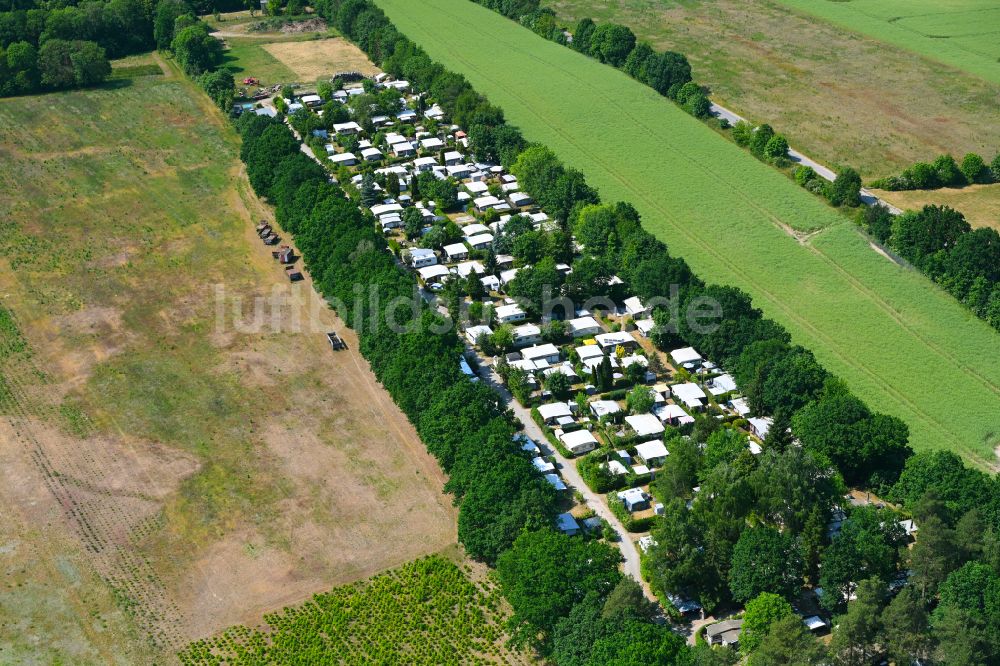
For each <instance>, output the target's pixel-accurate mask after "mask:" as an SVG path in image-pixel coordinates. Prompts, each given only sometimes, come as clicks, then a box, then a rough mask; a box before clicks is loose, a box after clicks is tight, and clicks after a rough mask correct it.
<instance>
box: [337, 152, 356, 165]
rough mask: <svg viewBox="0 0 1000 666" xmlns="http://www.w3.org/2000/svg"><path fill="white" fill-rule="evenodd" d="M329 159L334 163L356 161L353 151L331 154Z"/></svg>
mask: <svg viewBox="0 0 1000 666" xmlns="http://www.w3.org/2000/svg"><path fill="white" fill-rule="evenodd" d="M330 161H331V162H333V163H335V164H337V163H340V162H357V161H358V158H357V156H355V154H354V153H340V154H337V155H331V156H330Z"/></svg>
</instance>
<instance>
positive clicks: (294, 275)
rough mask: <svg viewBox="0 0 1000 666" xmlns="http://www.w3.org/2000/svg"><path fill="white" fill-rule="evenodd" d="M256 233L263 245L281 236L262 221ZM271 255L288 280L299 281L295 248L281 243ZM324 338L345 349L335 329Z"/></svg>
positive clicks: (336, 347) (339, 349) (300, 278)
mask: <svg viewBox="0 0 1000 666" xmlns="http://www.w3.org/2000/svg"><path fill="white" fill-rule="evenodd" d="M257 235H258V236H260V238H261V240H262V241H264V244H265V245H277V244H278V243H280V242H281V236H279V235H278V234H277V233H275V231H274V229H272V228H271V225H270V224H268V223H267V222H264V221H261V223H260V224H258V225H257ZM271 256H272V257H274V258H275V259H276V260H277V261H278V263H280V264H281V265H282V266H284V267H285V274H286V275H288V279H289V281H291V282H299V281H300V280H302V272H301V271H300V270H298V269H297V268H296V267H295V262H296V260H298V257H296V256H295V250H293V249H292V248H291V246H289V245H282V246H280V247H279V248H278V249H277V250H271ZM326 339H327V341H328V342H329V343H330V347H331V348H332V349H333V351H341V350H342V349H347V343H346V342H344V340H343V338H341V337H340V336H339V335H337V333H336V332H335V331H331V332H329V333H327V334H326Z"/></svg>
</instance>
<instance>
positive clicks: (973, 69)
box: [778, 0, 1000, 83]
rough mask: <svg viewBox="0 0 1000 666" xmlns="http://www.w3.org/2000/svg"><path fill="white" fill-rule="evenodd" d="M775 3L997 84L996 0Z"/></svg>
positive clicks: (999, 27)
mask: <svg viewBox="0 0 1000 666" xmlns="http://www.w3.org/2000/svg"><path fill="white" fill-rule="evenodd" d="M778 1H779V2H781V3H783V4H785V5H788V6H789V7H794V8H795V9H798V10H801V11H803V12H807V13H809V14H812V15H814V16H818V17H820V18H823V19H825V20H827V21H831V22H833V23H836V24H837V25H841V26H844V27H847V28H850V29H852V30H856V31H858V32H860V33H863V34H865V35H869V36H871V37H875V38H876V39H881V40H883V41H886V42H889V43H890V44H894V45H896V46H901V47H903V48H906V49H910V50H911V51H914V52H916V53H919V54H920V55H923V56H927V57H929V58H933V59H935V60H939V61H941V62H944V63H947V64H949V65H951V66H952V67H956V68H958V69H961V70H964V71H966V72H969V73H971V74H975V75H976V76H979V77H982V78H984V79H986V80H988V81H992V82H994V83H1000V5H997V3H996V2H995V0H944V1H942V0H851V2H830V1H829V0H778Z"/></svg>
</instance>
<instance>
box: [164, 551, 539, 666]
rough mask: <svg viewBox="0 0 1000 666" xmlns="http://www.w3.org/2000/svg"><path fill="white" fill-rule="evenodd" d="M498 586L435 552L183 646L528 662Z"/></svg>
mask: <svg viewBox="0 0 1000 666" xmlns="http://www.w3.org/2000/svg"><path fill="white" fill-rule="evenodd" d="M502 604H503V602H502V600H501V598H500V597H499V594H498V593H497V592H496V591H495V590H492V591H487V590H486V589H484V587H483V586H481V585H479V584H476V583H474V582H473V581H471V580H470V579H469V578H468V577H467V576H466V574H465V573H464V572H463V571H462V570H461V569H459V568H458V567H457V566H456V565H455V564H453V563H451V562H449V561H448V560H445V559H443V558H441V557H437V556H434V557H429V558H426V559H422V560H417V561H416V562H411V563H410V564H406V565H404V566H402V567H400V568H399V569H396V570H393V571H388V572H386V573H384V574H380V575H379V576H376V577H375V578H372V579H371V580H367V581H361V582H359V583H355V584H354V585H345V586H343V587H338V588H336V589H333V590H331V591H329V592H326V593H324V594H317V595H316V596H314V597H313V599H312V600H311V601H310V602H308V603H306V604H303V605H302V606H299V607H296V608H286V609H284V610H283V611H281V612H280V613H274V614H271V615H268V616H267V617H266V618H265V621H266V623H267V628H266V629H265V630H263V631H262V630H258V629H249V628H247V627H244V626H238V627H232V628H230V629H228V630H226V631H225V632H223V633H222V634H220V635H219V636H217V637H215V638H211V639H208V640H204V641H198V642H196V643H193V644H192V645H190V646H188V648H186V649H185V650H184V651H183V652H182V653H181V662H182V663H183V664H185V665H188V664H190V665H192V666H193V665H195V664H197V665H202V664H204V665H209V664H211V665H213V666H214V665H215V664H223V663H224V664H229V665H231V666H240V665H241V664H411V665H414V666H416V665H417V664H427V665H428V666H441V665H444V664H455V665H457V664H490V663H506V664H511V663H523V661H524V658H523V656H522V655H519V654H517V653H514V652H511V651H510V650H509V649H507V648H505V647H504V646H503V641H505V640H506V638H507V637H506V636H505V635H504V634H503V632H502V631H501V629H500V627H499V625H500V622H502V621H503V620H504V619H505V616H504V612H503V611H502V610H501V609H502V608H503V605H502Z"/></svg>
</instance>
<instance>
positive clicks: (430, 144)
mask: <svg viewBox="0 0 1000 666" xmlns="http://www.w3.org/2000/svg"><path fill="white" fill-rule="evenodd" d="M420 145H422V146H423V147H424V148H432V149H433V148H441V147H442V146H444V141H442V140H441V139H439V138H437V137H436V136H432V137H431V138H429V139H421V140H420Z"/></svg>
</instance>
